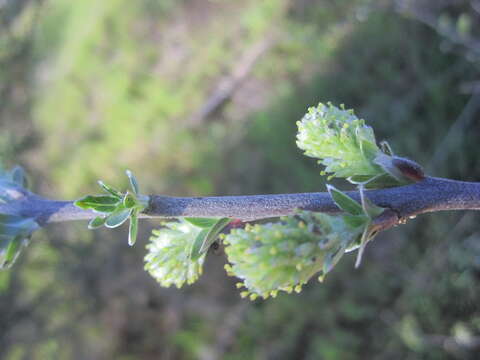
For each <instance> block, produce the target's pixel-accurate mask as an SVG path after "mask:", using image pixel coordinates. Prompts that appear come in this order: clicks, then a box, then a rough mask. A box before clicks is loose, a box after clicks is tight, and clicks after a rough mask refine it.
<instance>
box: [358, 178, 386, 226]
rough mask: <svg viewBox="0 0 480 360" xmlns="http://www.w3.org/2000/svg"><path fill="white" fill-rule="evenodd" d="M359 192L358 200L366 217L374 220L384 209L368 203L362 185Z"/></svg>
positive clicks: (368, 200)
mask: <svg viewBox="0 0 480 360" xmlns="http://www.w3.org/2000/svg"><path fill="white" fill-rule="evenodd" d="M359 190H360V199H361V202H362V208H363V211H364V212H365V214H366V215H367V216H369V217H370V218H371V219H373V218H376V217H377V216H378V215H380V214H381V213H382V212H383V211H384V210H385V209H384V208H382V207H380V206H377V205H375V204H374V203H373V202H371V201H370V199H369V198H368V197H367V196H366V195H365V189H364V187H363V186H362V185H360V186H359Z"/></svg>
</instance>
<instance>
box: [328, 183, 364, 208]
mask: <svg viewBox="0 0 480 360" xmlns="http://www.w3.org/2000/svg"><path fill="white" fill-rule="evenodd" d="M327 190H328V192H329V193H330V196H331V197H332V199H333V201H334V202H335V204H337V206H338V207H339V208H340V209H342V210H343V211H345V212H347V213H349V214H351V215H361V214H362V213H363V210H362V206H361V205H360V204H359V203H358V202H356V201H355V200H353V199H352V198H351V197H350V196H348V195H347V194H345V193H344V192H342V191H340V190H338V189H336V188H335V187H333V186H332V185H327Z"/></svg>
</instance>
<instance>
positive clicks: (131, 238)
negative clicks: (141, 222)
mask: <svg viewBox="0 0 480 360" xmlns="http://www.w3.org/2000/svg"><path fill="white" fill-rule="evenodd" d="M137 234H138V212H137V211H136V210H133V211H132V214H131V215H130V225H129V228H128V245H130V246H133V245H135V242H136V241H137Z"/></svg>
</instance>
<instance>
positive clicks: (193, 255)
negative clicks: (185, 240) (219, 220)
mask: <svg viewBox="0 0 480 360" xmlns="http://www.w3.org/2000/svg"><path fill="white" fill-rule="evenodd" d="M208 231H209V229H202V230H201V231H200V232H199V233H198V235H197V236H196V237H195V240H193V244H192V249H191V251H190V259H191V260H192V261H196V260H198V259H199V258H200V256H202V252H201V248H202V245H203V243H204V242H205V238H206V237H207V235H208Z"/></svg>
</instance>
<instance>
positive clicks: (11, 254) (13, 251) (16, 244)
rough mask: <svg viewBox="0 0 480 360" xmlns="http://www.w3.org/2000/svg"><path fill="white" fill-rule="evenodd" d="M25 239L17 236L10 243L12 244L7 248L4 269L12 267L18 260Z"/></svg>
mask: <svg viewBox="0 0 480 360" xmlns="http://www.w3.org/2000/svg"><path fill="white" fill-rule="evenodd" d="M24 241H25V239H23V238H22V237H20V236H17V237H15V238H13V239H12V241H10V244H9V245H8V247H7V251H6V253H5V258H4V260H3V265H2V267H7V268H8V267H10V266H11V265H12V264H13V263H14V262H15V260H16V258H17V256H18V255H19V254H20V251H21V247H22V244H23V242H24Z"/></svg>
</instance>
